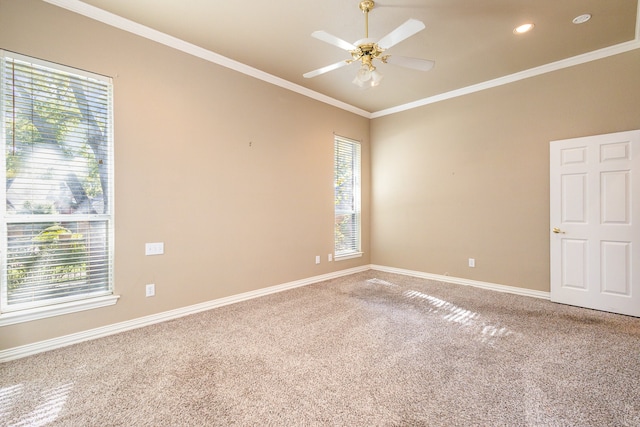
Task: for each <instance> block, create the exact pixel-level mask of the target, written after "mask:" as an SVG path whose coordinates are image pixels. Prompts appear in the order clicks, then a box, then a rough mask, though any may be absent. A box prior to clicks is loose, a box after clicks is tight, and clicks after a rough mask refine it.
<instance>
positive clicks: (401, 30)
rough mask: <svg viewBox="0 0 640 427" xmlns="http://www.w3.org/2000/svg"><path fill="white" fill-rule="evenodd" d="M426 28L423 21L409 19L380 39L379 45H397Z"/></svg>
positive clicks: (386, 46)
mask: <svg viewBox="0 0 640 427" xmlns="http://www.w3.org/2000/svg"><path fill="white" fill-rule="evenodd" d="M424 28H425V26H424V24H423V23H422V21H418V20H417V19H409V20H408V21H407V22H405V23H404V24H402V25H400V26H399V27H398V28H396V29H395V30H393V31H391V32H390V33H389V34H387V35H386V36H384V37H383V38H381V39H380V41H378V46H379V47H381V48H382V49H389V48H390V47H391V46H395V45H397V44H398V43H400V42H401V41H403V40H405V39H408V38H409V37H411V36H412V35H414V34H416V33H417V32H419V31H422V30H424Z"/></svg>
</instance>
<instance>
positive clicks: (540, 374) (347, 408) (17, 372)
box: [0, 270, 640, 426]
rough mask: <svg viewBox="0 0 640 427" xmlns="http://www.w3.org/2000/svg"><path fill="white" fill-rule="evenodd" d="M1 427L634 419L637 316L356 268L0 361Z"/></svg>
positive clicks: (639, 341) (638, 391) (639, 358)
mask: <svg viewBox="0 0 640 427" xmlns="http://www.w3.org/2000/svg"><path fill="white" fill-rule="evenodd" d="M0 425H6V426H44V425H52V426H218V425H219V426H228V425H236V426H324V425H329V426H639V425H640V319H638V318H633V317H626V316H620V315H615V314H610V313H604V312H598V311H592V310H587V309H582V308H577V307H571V306H564V305H558V304H553V303H551V302H549V301H545V300H541V299H536V298H529V297H523V296H517V295H511V294H506V293H499V292H493V291H488V290H483V289H476V288H471V287H465V286H460V285H452V284H447V283H441V282H435V281H430V280H425V279H419V278H414V277H407V276H401V275H395V274H390V273H383V272H379V271H373V270H371V271H367V272H363V273H358V274H354V275H351V276H347V277H343V278H339V279H333V280H329V281H326V282H322V283H317V284H314V285H310V286H305V287H302V288H297V289H292V290H289V291H285V292H281V293H277V294H272V295H268V296H265V297H261V298H257V299H253V300H250V301H245V302H241V303H237V304H233V305H229V306H224V307H220V308H216V309H214V310H210V311H207V312H203V313H199V314H194V315H191V316H187V317H184V318H181V319H177V320H173V321H169V322H164V323H161V324H157V325H153V326H149V327H145V328H140V329H136V330H133V331H129V332H125V333H121V334H117V335H114V336H109V337H105V338H101V339H97V340H93V341H88V342H84V343H80V344H76V345H73V346H69V347H65V348H62V349H58V350H54V351H50V352H46V353H42V354H38V355H34V356H31V357H27V358H23V359H19V360H15V361H11V362H6V363H3V364H0Z"/></svg>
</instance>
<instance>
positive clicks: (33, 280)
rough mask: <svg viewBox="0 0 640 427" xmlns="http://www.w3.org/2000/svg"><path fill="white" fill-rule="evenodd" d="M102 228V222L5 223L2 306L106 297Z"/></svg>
mask: <svg viewBox="0 0 640 427" xmlns="http://www.w3.org/2000/svg"><path fill="white" fill-rule="evenodd" d="M106 227H107V223H106V221H85V222H62V223H51V222H46V223H14V224H8V227H7V235H8V242H7V260H6V262H7V267H8V268H7V290H8V292H7V305H8V306H9V307H11V306H16V305H22V306H24V305H36V304H35V303H39V302H42V301H45V300H47V301H53V300H55V301H56V302H61V300H70V299H78V297H86V296H87V294H89V295H95V294H99V295H104V294H106V293H109V292H108V291H109V264H108V260H109V257H108V246H107V234H106ZM37 305H41V304H37Z"/></svg>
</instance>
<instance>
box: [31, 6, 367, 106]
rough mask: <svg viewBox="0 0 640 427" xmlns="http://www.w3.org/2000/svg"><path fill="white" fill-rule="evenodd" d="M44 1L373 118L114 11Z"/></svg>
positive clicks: (329, 98) (344, 103)
mask: <svg viewBox="0 0 640 427" xmlns="http://www.w3.org/2000/svg"><path fill="white" fill-rule="evenodd" d="M43 1H45V2H46V3H49V4H52V5H54V6H58V7H60V8H63V9H66V10H69V11H71V12H75V13H77V14H79V15H83V16H85V17H87V18H91V19H94V20H96V21H99V22H102V23H103V24H107V25H110V26H112V27H115V28H118V29H120V30H123V31H127V32H129V33H132V34H135V35H137V36H140V37H144V38H146V39H149V40H152V41H154V42H156V43H160V44H163V45H165V46H168V47H171V48H173V49H177V50H179V51H182V52H184V53H187V54H189V55H192V56H195V57H198V58H200V59H204V60H205V61H209V62H212V63H214V64H217V65H221V66H223V67H226V68H229V69H232V70H234V71H237V72H239V73H242V74H245V75H247V76H251V77H254V78H256V79H259V80H263V81H265V82H267V83H271V84H273V85H275V86H279V87H282V88H284V89H287V90H290V91H292V92H296V93H299V94H300V95H304V96H306V97H309V98H312V99H315V100H317V101H320V102H323V103H325V104H329V105H332V106H334V107H338V108H340V109H342V110H346V111H349V112H351V113H354V114H357V115H360V116H363V117H366V118H370V116H371V113H370V112H368V111H365V110H362V109H360V108H358V107H355V106H353V105H350V104H347V103H346V102H342V101H339V100H337V99H335V98H331V97H329V96H326V95H323V94H321V93H319V92H316V91H313V90H311V89H307V88H305V87H303V86H300V85H298V84H295V83H292V82H290V81H288V80H285V79H282V78H280V77H277V76H274V75H272V74H269V73H266V72H264V71H261V70H258V69H257V68H253V67H250V66H248V65H246V64H243V63H241V62H238V61H235V60H233V59H230V58H227V57H226V56H223V55H220V54H218V53H215V52H212V51H210V50H207V49H204V48H202V47H200V46H196V45H194V44H192V43H189V42H186V41H184V40H181V39H179V38H177V37H173V36H170V35H168V34H165V33H163V32H160V31H158V30H154V29H153V28H149V27H147V26H145V25H141V24H138V23H137V22H134V21H131V20H129V19H126V18H123V17H121V16H118V15H115V14H113V13H111V12H107V11H105V10H103V9H100V8H97V7H95V6H91V5H89V4H86V3H83V2H82V1H80V0H43Z"/></svg>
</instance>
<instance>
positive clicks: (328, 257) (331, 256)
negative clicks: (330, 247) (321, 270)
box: [327, 254, 333, 262]
mask: <svg viewBox="0 0 640 427" xmlns="http://www.w3.org/2000/svg"><path fill="white" fill-rule="evenodd" d="M327 261H329V262H331V261H333V254H329V255H327Z"/></svg>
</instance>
